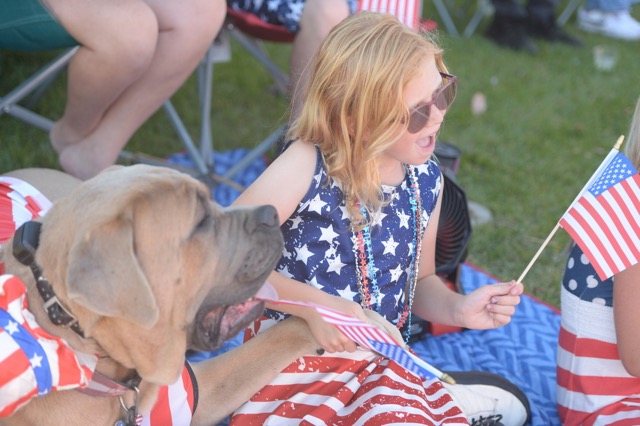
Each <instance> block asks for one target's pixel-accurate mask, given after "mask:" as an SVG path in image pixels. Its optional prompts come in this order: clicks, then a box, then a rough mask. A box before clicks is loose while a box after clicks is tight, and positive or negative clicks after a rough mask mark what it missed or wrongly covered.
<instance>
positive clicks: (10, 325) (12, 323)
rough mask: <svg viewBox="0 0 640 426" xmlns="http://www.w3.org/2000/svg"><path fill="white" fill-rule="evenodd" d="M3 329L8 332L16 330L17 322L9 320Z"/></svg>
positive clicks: (11, 332) (15, 331)
mask: <svg viewBox="0 0 640 426" xmlns="http://www.w3.org/2000/svg"><path fill="white" fill-rule="evenodd" d="M4 329H5V331H6V332H7V333H9V334H13V333H17V332H18V323H17V322H15V321H9V323H8V324H7V325H6V326H5V327H4Z"/></svg>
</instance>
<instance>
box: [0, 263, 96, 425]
mask: <svg viewBox="0 0 640 426" xmlns="http://www.w3.org/2000/svg"><path fill="white" fill-rule="evenodd" d="M96 363H97V357H96V356H94V355H87V354H76V353H75V352H74V351H73V349H71V348H70V347H69V346H68V345H67V343H66V342H65V341H64V340H62V339H60V338H58V337H56V336H52V335H50V334H48V333H47V332H45V331H44V330H43V329H41V328H40V327H39V326H38V324H37V323H36V321H35V318H34V317H33V315H32V314H31V312H29V310H28V304H27V298H26V288H25V285H24V283H23V282H22V281H21V280H20V279H19V278H17V277H15V276H13V275H2V276H0V417H7V416H9V415H11V414H12V413H13V412H14V411H15V410H17V409H18V408H20V407H22V406H23V405H25V404H26V403H27V402H29V400H31V399H32V398H34V397H37V396H42V395H46V394H48V393H49V392H51V391H55V390H66V389H74V388H78V387H84V386H87V385H88V384H89V381H90V380H91V376H92V375H93V370H94V369H95V366H96Z"/></svg>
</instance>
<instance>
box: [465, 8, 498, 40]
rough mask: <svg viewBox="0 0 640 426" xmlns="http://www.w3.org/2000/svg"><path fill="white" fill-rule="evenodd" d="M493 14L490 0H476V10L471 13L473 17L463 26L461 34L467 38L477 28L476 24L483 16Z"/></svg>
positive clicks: (478, 23)
mask: <svg viewBox="0 0 640 426" xmlns="http://www.w3.org/2000/svg"><path fill="white" fill-rule="evenodd" d="M491 14H493V4H492V3H491V1H490V0H478V4H477V6H476V12H475V13H474V14H473V17H472V18H471V20H470V21H469V23H468V24H467V26H466V27H465V29H464V31H463V33H462V35H463V36H464V37H466V38H469V37H471V36H472V35H473V33H474V32H475V31H476V29H477V28H478V25H480V23H481V22H482V20H483V19H484V18H485V16H489V15H491Z"/></svg>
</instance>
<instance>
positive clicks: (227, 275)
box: [0, 165, 317, 426]
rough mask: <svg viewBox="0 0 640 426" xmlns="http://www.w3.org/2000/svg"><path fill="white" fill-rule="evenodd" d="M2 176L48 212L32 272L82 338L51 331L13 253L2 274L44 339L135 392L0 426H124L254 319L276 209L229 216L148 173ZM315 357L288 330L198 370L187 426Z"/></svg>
mask: <svg viewBox="0 0 640 426" xmlns="http://www.w3.org/2000/svg"><path fill="white" fill-rule="evenodd" d="M9 175H11V176H14V177H18V178H20V179H22V180H24V181H26V182H29V183H30V184H31V185H33V186H34V187H36V188H37V189H39V190H40V191H41V192H42V193H43V194H44V195H45V196H46V197H48V198H49V199H50V200H51V201H53V202H54V204H53V207H52V208H51V210H50V211H49V212H48V213H47V214H46V215H45V216H44V218H42V219H41V220H39V221H40V222H41V223H42V226H41V230H40V231H39V244H36V246H37V250H35V256H34V258H35V263H34V265H35V267H36V268H39V271H38V272H41V275H42V277H44V278H46V280H47V281H48V283H50V285H51V290H52V292H53V293H54V294H55V296H56V297H57V299H58V300H59V303H60V305H61V306H62V307H63V308H64V309H66V310H67V311H68V312H69V314H70V315H72V316H73V317H75V318H76V319H77V326H74V328H76V329H78V330H76V331H74V330H73V329H72V328H70V327H68V325H67V326H64V325H63V326H60V325H55V324H54V323H53V322H52V320H51V318H50V316H49V315H48V314H47V312H46V310H45V307H44V301H43V297H41V295H40V294H39V293H38V291H37V290H36V279H35V278H34V273H33V272H32V270H31V269H30V268H29V267H27V266H25V265H23V264H21V263H20V262H18V261H17V260H16V259H15V258H14V256H13V254H12V243H13V241H9V242H7V243H6V244H4V245H3V246H2V249H0V262H2V263H4V266H5V273H6V274H12V275H15V276H17V277H19V278H20V279H21V280H22V281H23V282H24V283H25V284H26V287H27V300H28V303H29V309H30V311H31V312H32V313H33V315H34V317H35V319H36V320H37V322H38V324H39V326H40V327H42V328H43V329H44V330H45V331H46V332H48V333H49V334H52V335H54V336H60V337H61V338H63V339H64V340H66V342H68V344H69V346H70V347H71V348H72V349H73V350H74V351H77V352H81V353H85V354H95V355H97V356H98V357H99V361H98V364H97V367H96V372H99V373H100V374H101V375H102V376H104V377H106V378H108V379H111V380H113V381H116V382H119V383H134V382H135V384H136V385H137V386H136V387H137V388H138V389H139V394H138V395H137V394H136V391H135V390H134V389H133V385H132V386H131V390H128V391H126V392H124V394H122V395H120V396H92V395H88V394H86V393H83V392H81V391H78V390H65V391H54V392H51V393H49V394H47V395H44V396H41V397H36V398H34V399H32V400H31V401H30V402H29V403H27V405H25V406H24V407H22V408H20V409H19V410H17V411H16V412H15V413H14V414H13V415H11V416H10V417H6V418H4V419H0V424H2V425H4V424H10V425H46V424H60V425H65V426H68V425H83V426H86V425H89V424H93V425H115V424H118V423H117V422H118V421H119V420H120V421H123V422H124V423H120V424H130V422H131V419H129V420H128V422H129V423H127V418H128V417H130V415H131V414H132V413H134V414H137V413H139V414H147V413H149V411H150V410H151V409H152V408H153V407H154V404H155V401H156V398H157V395H158V389H159V387H160V386H164V385H169V384H172V383H174V382H176V380H177V379H178V378H179V377H180V375H181V373H182V371H183V368H184V362H185V351H186V350H187V349H195V350H204V351H211V350H214V349H215V348H217V347H218V346H219V345H220V344H221V343H222V342H224V341H225V340H226V339H228V338H229V337H232V336H233V335H235V334H236V333H237V332H238V331H239V330H241V329H242V328H244V327H245V326H246V325H247V324H248V323H249V322H250V321H252V320H254V319H255V318H256V317H257V316H258V315H259V314H260V313H261V312H262V310H263V303H262V302H259V301H257V300H255V299H253V298H252V297H253V296H254V295H255V294H256V292H257V291H258V289H259V288H260V287H261V286H262V284H263V283H264V281H265V279H266V278H267V276H268V274H269V272H271V271H272V270H273V268H274V266H275V263H276V261H277V259H278V258H279V257H280V255H281V250H282V240H281V235H280V231H279V222H278V219H277V215H276V213H275V209H273V208H271V207H270V206H264V207H258V208H244V209H237V208H236V209H223V208H221V207H220V206H218V205H217V204H215V203H214V202H212V201H211V198H210V191H209V189H208V188H207V187H206V186H205V185H203V184H202V183H200V182H198V181H197V180H195V179H193V178H191V177H189V176H187V175H185V174H182V173H179V172H176V171H173V170H170V169H167V168H158V167H151V166H143V165H136V166H130V167H119V166H116V167H113V168H110V169H108V170H107V171H105V172H103V173H101V174H100V175H98V176H97V177H95V178H93V179H91V180H89V181H86V182H82V183H81V182H80V181H77V180H76V179H74V178H72V177H70V176H68V175H65V174H63V173H60V172H56V171H53V170H42V169H27V170H21V171H16V172H12V173H10V174H9ZM78 331H79V332H78ZM316 347H317V345H316V343H315V342H313V341H312V340H311V337H310V334H309V332H308V329H307V328H306V325H305V323H304V322H303V321H301V320H287V321H284V322H283V323H281V324H279V325H278V326H276V327H273V328H272V329H270V330H268V331H267V332H265V333H262V334H261V335H260V336H258V337H256V338H255V339H253V340H252V341H251V342H249V343H248V344H246V345H242V346H240V347H239V348H237V349H234V350H233V351H232V352H230V353H226V354H224V355H222V356H220V357H216V358H213V359H211V360H208V361H204V362H200V363H196V364H194V365H193V366H192V368H193V372H194V373H195V378H196V379H197V384H198V385H197V387H198V394H199V398H198V407H197V409H196V411H195V414H194V417H193V421H192V424H197V425H200V424H203V425H210V424H215V423H216V422H218V421H219V420H220V419H222V418H224V417H226V416H227V415H228V414H229V413H230V412H231V411H233V410H234V409H236V408H237V407H238V406H240V405H241V404H242V403H243V402H245V401H246V400H248V399H249V398H250V397H251V396H252V395H253V394H254V393H255V392H257V391H258V390H259V389H261V388H262V387H263V386H264V385H265V384H267V383H268V382H269V381H270V380H271V379H272V378H273V377H274V376H275V375H276V374H277V372H278V371H280V370H281V369H283V368H284V367H285V366H287V365H288V364H289V363H290V362H292V361H293V360H294V359H296V358H297V357H299V356H302V355H304V354H307V353H311V352H312V351H315V350H316ZM96 374H97V373H96ZM138 376H139V378H141V382H140V383H139V384H138V383H137V381H136V380H135V379H136V378H137V377H138Z"/></svg>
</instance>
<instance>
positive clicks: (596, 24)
mask: <svg viewBox="0 0 640 426" xmlns="http://www.w3.org/2000/svg"><path fill="white" fill-rule="evenodd" d="M578 27H579V28H580V29H583V30H585V31H588V32H591V33H600V34H604V35H606V36H609V37H614V38H620V39H623V40H640V22H638V21H636V20H635V19H633V17H632V16H631V15H630V14H629V12H628V11H626V10H623V11H619V12H605V11H602V10H597V9H592V10H587V9H584V8H581V9H580V10H578Z"/></svg>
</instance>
